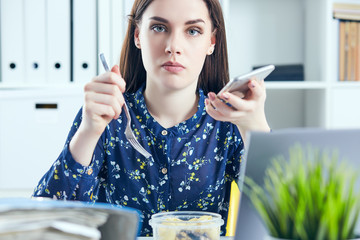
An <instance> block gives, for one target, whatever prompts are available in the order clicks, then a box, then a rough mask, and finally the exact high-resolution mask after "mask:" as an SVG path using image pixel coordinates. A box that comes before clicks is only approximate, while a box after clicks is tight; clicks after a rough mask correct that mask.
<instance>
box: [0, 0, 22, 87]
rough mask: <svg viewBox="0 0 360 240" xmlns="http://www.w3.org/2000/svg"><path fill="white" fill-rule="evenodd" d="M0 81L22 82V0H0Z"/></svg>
mask: <svg viewBox="0 0 360 240" xmlns="http://www.w3.org/2000/svg"><path fill="white" fill-rule="evenodd" d="M0 4H1V6H0V15H1V28H0V29H1V32H0V35H1V51H0V52H1V81H2V82H3V83H6V84H19V83H21V82H23V80H24V76H25V75H24V24H23V23H24V14H23V11H24V5H23V0H2V1H1V2H0Z"/></svg>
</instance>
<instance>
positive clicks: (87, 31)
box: [73, 0, 97, 83]
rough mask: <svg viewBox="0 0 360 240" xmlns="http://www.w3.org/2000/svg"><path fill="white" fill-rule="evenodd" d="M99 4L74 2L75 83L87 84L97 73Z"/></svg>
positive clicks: (90, 1)
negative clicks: (97, 12) (97, 11)
mask: <svg viewBox="0 0 360 240" xmlns="http://www.w3.org/2000/svg"><path fill="white" fill-rule="evenodd" d="M96 9H97V3H96V0H73V51H74V53H73V71H74V72H73V81H74V82H75V83H86V82H89V81H91V79H92V78H93V77H94V76H95V75H96V73H97V14H96Z"/></svg>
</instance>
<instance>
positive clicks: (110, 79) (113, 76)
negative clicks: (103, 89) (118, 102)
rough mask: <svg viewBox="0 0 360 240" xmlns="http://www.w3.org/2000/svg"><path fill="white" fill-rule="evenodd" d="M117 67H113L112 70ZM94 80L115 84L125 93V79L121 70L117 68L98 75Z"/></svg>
mask: <svg viewBox="0 0 360 240" xmlns="http://www.w3.org/2000/svg"><path fill="white" fill-rule="evenodd" d="M114 68H115V67H113V68H112V70H113V69H114ZM92 82H98V83H107V84H113V85H116V86H117V87H118V88H119V89H120V91H121V92H122V93H123V92H125V85H126V84H125V81H124V79H123V78H122V77H121V75H120V71H119V70H117V71H116V70H115V71H114V72H106V73H104V74H101V75H99V76H97V77H95V78H94V79H93V80H92Z"/></svg>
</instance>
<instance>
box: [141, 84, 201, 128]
mask: <svg viewBox="0 0 360 240" xmlns="http://www.w3.org/2000/svg"><path fill="white" fill-rule="evenodd" d="M144 97H145V101H146V106H147V108H148V110H149V112H150V114H151V116H153V118H154V119H155V120H156V121H157V122H158V123H159V124H160V125H161V126H163V127H164V128H170V127H173V126H175V125H176V124H178V123H180V122H183V121H185V120H187V119H189V118H191V117H192V116H193V115H194V114H195V113H196V111H197V106H198V101H199V99H198V96H197V94H196V85H195V87H194V86H190V87H189V88H186V89H181V90H172V91H171V90H170V91H169V89H164V88H159V87H158V86H154V85H153V84H151V83H149V82H148V83H147V84H146V89H145V92H144Z"/></svg>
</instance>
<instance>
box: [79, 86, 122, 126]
mask: <svg viewBox="0 0 360 240" xmlns="http://www.w3.org/2000/svg"><path fill="white" fill-rule="evenodd" d="M117 91H119V90H117ZM85 102H86V103H90V104H91V105H92V106H93V105H96V108H103V109H100V110H97V111H96V113H98V114H100V115H108V113H110V114H111V115H108V116H110V117H112V118H114V119H116V118H118V117H119V116H120V113H121V108H122V106H123V105H124V102H125V100H124V97H123V95H122V94H121V93H120V92H119V94H114V95H112V94H104V93H100V92H94V91H88V92H86V93H85ZM109 107H110V108H112V111H109V110H108V108H109Z"/></svg>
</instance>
